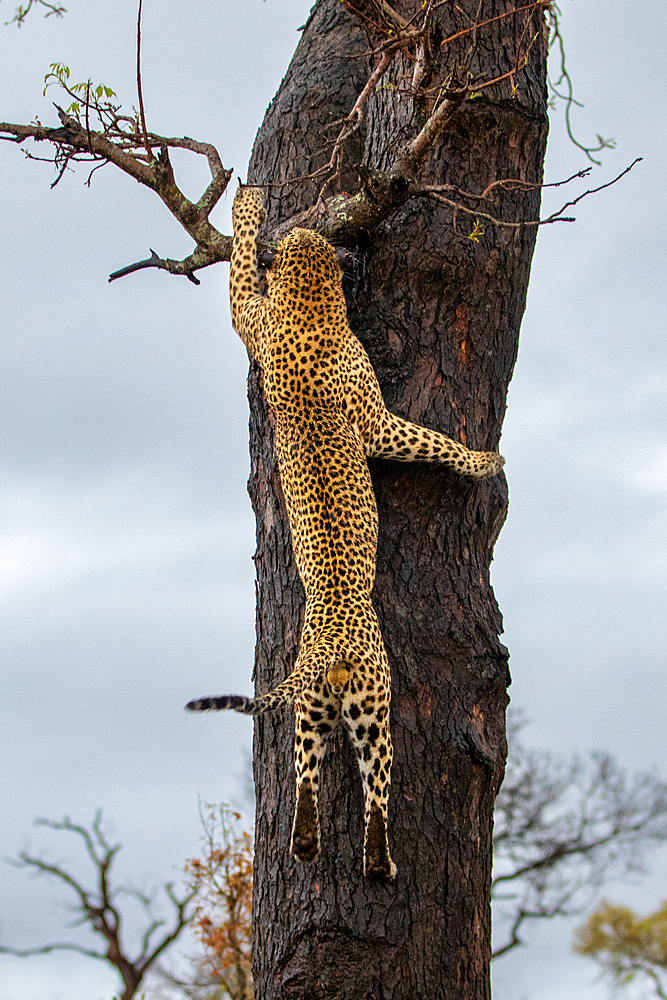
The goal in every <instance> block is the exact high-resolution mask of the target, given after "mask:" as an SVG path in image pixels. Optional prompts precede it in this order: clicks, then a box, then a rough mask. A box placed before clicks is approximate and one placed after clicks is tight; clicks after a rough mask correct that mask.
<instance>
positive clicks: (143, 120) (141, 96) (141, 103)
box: [137, 0, 155, 160]
mask: <svg viewBox="0 0 667 1000" xmlns="http://www.w3.org/2000/svg"><path fill="white" fill-rule="evenodd" d="M143 3H144V0H139V13H138V15H137V94H138V97H139V114H140V116H141V128H142V130H143V133H144V146H145V147H146V152H147V153H148V159H149V160H153V159H155V157H154V156H153V150H152V149H151V147H150V145H149V142H148V133H147V132H146V115H145V114H144V94H143V90H142V86H141V11H142V8H143Z"/></svg>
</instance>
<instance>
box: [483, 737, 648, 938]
mask: <svg viewBox="0 0 667 1000" xmlns="http://www.w3.org/2000/svg"><path fill="white" fill-rule="evenodd" d="M522 725H523V722H522V720H520V719H517V718H516V717H515V718H514V721H513V725H512V726H511V732H510V738H509V755H508V760H507V768H506V772H505V780H504V782H503V785H502V787H501V789H500V792H499V794H498V798H497V799H496V809H495V822H494V828H493V846H494V878H493V886H492V894H493V900H494V907H493V911H494V926H495V927H496V928H502V929H503V933H502V934H501V935H499V938H500V940H499V943H498V944H497V945H496V947H495V950H494V952H493V956H494V957H496V958H497V957H500V956H502V955H505V954H507V952H509V951H511V950H512V949H514V948H516V947H518V946H519V945H521V944H524V943H525V942H524V939H523V937H522V930H523V928H524V927H525V925H527V924H530V923H532V922H534V921H536V920H545V919H550V918H552V917H557V916H572V915H575V914H581V913H583V912H584V911H585V910H587V909H589V908H590V907H591V905H592V904H593V902H594V901H595V900H596V899H597V897H598V894H599V891H600V889H601V888H602V886H603V885H608V884H609V883H610V882H613V881H617V880H620V879H624V878H628V877H629V876H631V875H637V874H638V873H639V872H642V871H645V864H646V855H647V853H648V851H649V850H651V849H652V848H653V849H655V848H657V847H659V846H660V844H663V843H664V842H665V840H667V785H666V784H665V783H664V782H663V781H661V780H659V779H658V778H657V777H656V776H655V775H650V774H637V775H635V776H634V777H633V778H629V777H628V776H627V775H626V774H625V772H624V771H623V769H622V768H620V767H619V766H618V764H617V763H616V762H615V760H614V759H613V757H612V756H611V755H610V754H606V753H591V754H589V755H588V757H586V758H583V759H582V758H581V757H579V756H575V757H572V758H571V759H570V760H564V759H559V758H558V757H555V756H554V755H553V754H551V753H549V752H548V751H536V750H531V749H528V748H526V747H525V746H524V745H523V744H522V742H521V739H520V736H519V734H520V730H521V727H522Z"/></svg>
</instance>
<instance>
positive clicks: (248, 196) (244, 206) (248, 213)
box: [232, 184, 266, 231]
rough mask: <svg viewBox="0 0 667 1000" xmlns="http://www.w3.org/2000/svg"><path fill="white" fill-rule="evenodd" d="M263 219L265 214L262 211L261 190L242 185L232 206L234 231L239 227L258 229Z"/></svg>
mask: <svg viewBox="0 0 667 1000" xmlns="http://www.w3.org/2000/svg"><path fill="white" fill-rule="evenodd" d="M265 218H266V212H265V211H264V197H263V195H262V191H261V188H257V187H250V186H249V185H247V184H243V185H242V186H241V187H239V188H238V190H237V192H236V194H235V195H234V204H233V205H232V222H233V224H234V230H235V231H236V229H237V227H238V226H240V225H241V226H243V225H245V226H247V227H249V228H252V229H259V227H260V225H261V224H262V222H263V221H264V219H265Z"/></svg>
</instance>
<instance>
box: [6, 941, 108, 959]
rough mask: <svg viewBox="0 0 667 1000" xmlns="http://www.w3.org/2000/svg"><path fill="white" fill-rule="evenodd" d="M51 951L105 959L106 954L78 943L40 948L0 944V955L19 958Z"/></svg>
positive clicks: (48, 945)
mask: <svg viewBox="0 0 667 1000" xmlns="http://www.w3.org/2000/svg"><path fill="white" fill-rule="evenodd" d="M51 951H76V952H78V953H79V955H86V956H87V957H88V958H101V959H106V957H107V956H106V955H105V954H103V953H102V952H99V951H93V950H92V949H91V948H83V947H82V946H81V945H78V944H67V943H62V944H61V943H58V944H45V945H44V946H43V947H42V948H24V949H21V948H9V947H7V946H6V945H0V955H16V956H18V957H19V958H30V957H31V956H32V955H46V954H48V953H49V952H51Z"/></svg>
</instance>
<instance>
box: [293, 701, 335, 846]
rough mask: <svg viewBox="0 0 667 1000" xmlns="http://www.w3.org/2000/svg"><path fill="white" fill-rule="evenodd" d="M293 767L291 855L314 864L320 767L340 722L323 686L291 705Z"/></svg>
mask: <svg viewBox="0 0 667 1000" xmlns="http://www.w3.org/2000/svg"><path fill="white" fill-rule="evenodd" d="M294 709H295V714H296V719H295V727H294V728H295V734H294V763H295V767H296V809H295V811H294V823H293V825H292V853H293V854H294V855H295V856H296V857H297V858H299V859H300V860H301V861H306V862H308V861H314V860H315V858H316V857H317V856H318V854H319V853H320V839H321V838H320V817H319V809H318V792H319V780H320V764H321V762H322V758H323V756H324V751H325V748H326V740H327V737H328V735H329V733H330V732H331V731H332V730H333V729H335V728H336V726H337V725H338V723H339V722H340V697H339V696H337V695H334V694H333V693H332V692H331V690H330V688H329V687H328V685H327V684H323V685H322V686H320V685H319V684H318V685H316V686H315V688H314V689H312V690H310V691H305V692H304V693H303V694H302V696H301V697H300V698H299V700H298V701H297V702H295V705H294Z"/></svg>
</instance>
